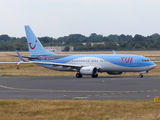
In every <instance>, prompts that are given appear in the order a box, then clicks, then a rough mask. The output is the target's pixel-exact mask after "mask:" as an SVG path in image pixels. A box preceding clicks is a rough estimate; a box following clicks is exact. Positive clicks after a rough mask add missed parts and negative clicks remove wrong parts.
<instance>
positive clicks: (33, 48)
mask: <svg viewBox="0 0 160 120" xmlns="http://www.w3.org/2000/svg"><path fill="white" fill-rule="evenodd" d="M25 31H26V37H27V43H28V49H29V53H30V55H31V56H37V55H54V53H52V52H49V51H47V50H45V49H44V48H43V46H42V44H41V42H40V41H39V40H38V38H37V37H36V36H35V35H34V33H33V31H32V30H31V28H30V27H29V26H25Z"/></svg>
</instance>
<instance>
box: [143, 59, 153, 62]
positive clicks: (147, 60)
mask: <svg viewBox="0 0 160 120" xmlns="http://www.w3.org/2000/svg"><path fill="white" fill-rule="evenodd" d="M149 61H151V60H149V59H146V60H142V62H149Z"/></svg>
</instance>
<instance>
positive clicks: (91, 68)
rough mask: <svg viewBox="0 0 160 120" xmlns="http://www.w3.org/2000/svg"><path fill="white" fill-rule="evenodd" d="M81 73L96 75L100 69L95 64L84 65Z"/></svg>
mask: <svg viewBox="0 0 160 120" xmlns="http://www.w3.org/2000/svg"><path fill="white" fill-rule="evenodd" d="M80 73H81V74H82V75H96V74H97V73H98V69H97V68H96V67H94V66H88V67H82V68H81V69H80Z"/></svg>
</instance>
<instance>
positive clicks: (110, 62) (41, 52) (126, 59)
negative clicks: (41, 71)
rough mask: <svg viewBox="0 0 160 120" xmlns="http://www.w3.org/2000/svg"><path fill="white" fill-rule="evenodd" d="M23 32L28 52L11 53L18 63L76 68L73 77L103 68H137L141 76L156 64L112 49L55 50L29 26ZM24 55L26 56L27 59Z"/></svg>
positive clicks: (114, 72) (111, 72)
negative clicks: (67, 52) (69, 52)
mask: <svg viewBox="0 0 160 120" xmlns="http://www.w3.org/2000/svg"><path fill="white" fill-rule="evenodd" d="M25 33H26V38H27V43H28V49H29V53H30V56H21V55H20V54H19V52H18V51H16V53H17V55H12V56H16V57H19V59H20V61H19V62H13V63H17V64H18V65H19V64H21V63H34V64H37V65H40V66H42V67H45V68H48V69H52V70H58V71H74V72H77V73H76V78H82V77H83V75H91V77H92V78H97V77H98V73H102V72H106V73H108V74H109V75H121V74H123V73H124V72H139V73H140V74H139V77H140V78H143V74H145V73H148V72H149V71H150V70H152V69H153V68H155V67H156V64H155V63H154V62H152V61H151V60H150V59H149V58H146V57H144V56H139V55H127V54H116V52H115V51H113V54H93V55H92V54H89V55H88V54H75V55H60V54H55V53H53V52H50V51H47V50H45V49H44V47H43V46H42V44H41V42H40V41H39V39H38V38H37V37H36V36H35V34H34V33H33V31H32V30H31V28H30V26H28V25H26V26H25ZM23 58H28V61H25V60H24V59H23ZM1 63H2V62H1ZM3 63H7V62H3ZM8 63H12V62H8Z"/></svg>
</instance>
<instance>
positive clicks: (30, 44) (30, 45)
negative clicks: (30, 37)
mask: <svg viewBox="0 0 160 120" xmlns="http://www.w3.org/2000/svg"><path fill="white" fill-rule="evenodd" d="M35 42H37V40H36V41H35ZM28 44H29V47H30V48H31V49H32V50H34V49H35V48H36V44H35V45H34V46H33V47H32V43H28Z"/></svg>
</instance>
